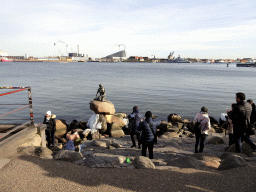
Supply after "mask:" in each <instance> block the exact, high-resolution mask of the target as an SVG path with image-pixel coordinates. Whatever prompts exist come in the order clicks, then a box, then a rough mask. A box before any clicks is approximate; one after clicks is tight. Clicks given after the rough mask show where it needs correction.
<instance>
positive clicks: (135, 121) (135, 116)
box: [128, 106, 144, 149]
mask: <svg viewBox="0 0 256 192" xmlns="http://www.w3.org/2000/svg"><path fill="white" fill-rule="evenodd" d="M143 118H144V117H143V114H142V113H141V112H140V110H139V108H138V107H137V106H134V107H133V110H132V113H131V114H130V115H128V119H129V124H128V127H129V129H130V135H131V140H132V146H131V148H133V147H136V141H135V137H137V141H138V147H139V149H140V141H139V139H140V132H139V131H138V130H137V126H138V125H139V123H140V122H141V121H142V120H143Z"/></svg>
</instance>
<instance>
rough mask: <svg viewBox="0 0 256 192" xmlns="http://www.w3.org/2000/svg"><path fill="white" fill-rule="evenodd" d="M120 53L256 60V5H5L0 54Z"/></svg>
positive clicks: (138, 1)
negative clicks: (121, 51)
mask: <svg viewBox="0 0 256 192" xmlns="http://www.w3.org/2000/svg"><path fill="white" fill-rule="evenodd" d="M78 47H79V50H78ZM123 49H125V51H126V54H127V57H129V56H142V57H153V56H155V57H156V58H167V56H168V55H169V54H170V52H172V51H174V56H176V57H177V56H179V55H180V56H181V57H183V58H188V57H190V58H208V59H237V58H248V57H249V58H256V1H254V0H229V1H227V0H214V1H213V0H194V1H191V0H190V1H189V0H179V1H177V0H176V1H173V0H157V1H156V0H61V1H60V0H1V11H0V50H1V51H6V52H7V53H8V55H9V56H24V55H25V54H27V55H28V56H34V57H43V56H56V55H67V53H71V52H78V51H79V53H84V54H87V55H88V56H89V57H92V58H100V57H105V56H107V55H110V54H112V53H115V52H118V51H119V50H123Z"/></svg>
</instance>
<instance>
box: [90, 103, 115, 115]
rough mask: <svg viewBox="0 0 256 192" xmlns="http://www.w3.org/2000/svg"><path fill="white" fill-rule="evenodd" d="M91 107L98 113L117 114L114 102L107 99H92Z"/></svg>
mask: <svg viewBox="0 0 256 192" xmlns="http://www.w3.org/2000/svg"><path fill="white" fill-rule="evenodd" d="M90 109H91V110H93V111H94V112H95V113H96V114H109V115H113V114H115V107H114V104H113V103H111V102H110V101H108V100H106V101H105V102H103V101H97V100H91V101H90Z"/></svg>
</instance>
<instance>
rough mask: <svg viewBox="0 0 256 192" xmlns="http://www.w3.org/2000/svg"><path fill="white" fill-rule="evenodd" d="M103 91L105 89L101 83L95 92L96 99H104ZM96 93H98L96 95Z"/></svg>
mask: <svg viewBox="0 0 256 192" xmlns="http://www.w3.org/2000/svg"><path fill="white" fill-rule="evenodd" d="M105 91H106V89H104V87H103V86H102V84H99V89H98V91H97V93H96V99H98V100H99V101H105V97H106V93H105ZM98 93H99V94H100V95H99V96H98V97H97V95H98Z"/></svg>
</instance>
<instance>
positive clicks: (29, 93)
mask: <svg viewBox="0 0 256 192" xmlns="http://www.w3.org/2000/svg"><path fill="white" fill-rule="evenodd" d="M0 89H16V90H15V91H10V92H7V93H1V94H0V97H1V96H6V95H10V94H13V93H17V92H20V91H24V90H28V104H0V105H25V106H24V107H21V108H18V109H15V110H13V111H10V112H8V113H6V114H3V115H0V120H30V123H31V125H33V126H34V115H33V107H32V94H31V87H0ZM28 107H29V111H30V119H2V117H5V116H7V115H9V114H12V113H14V112H17V111H20V110H22V109H25V108H28Z"/></svg>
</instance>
